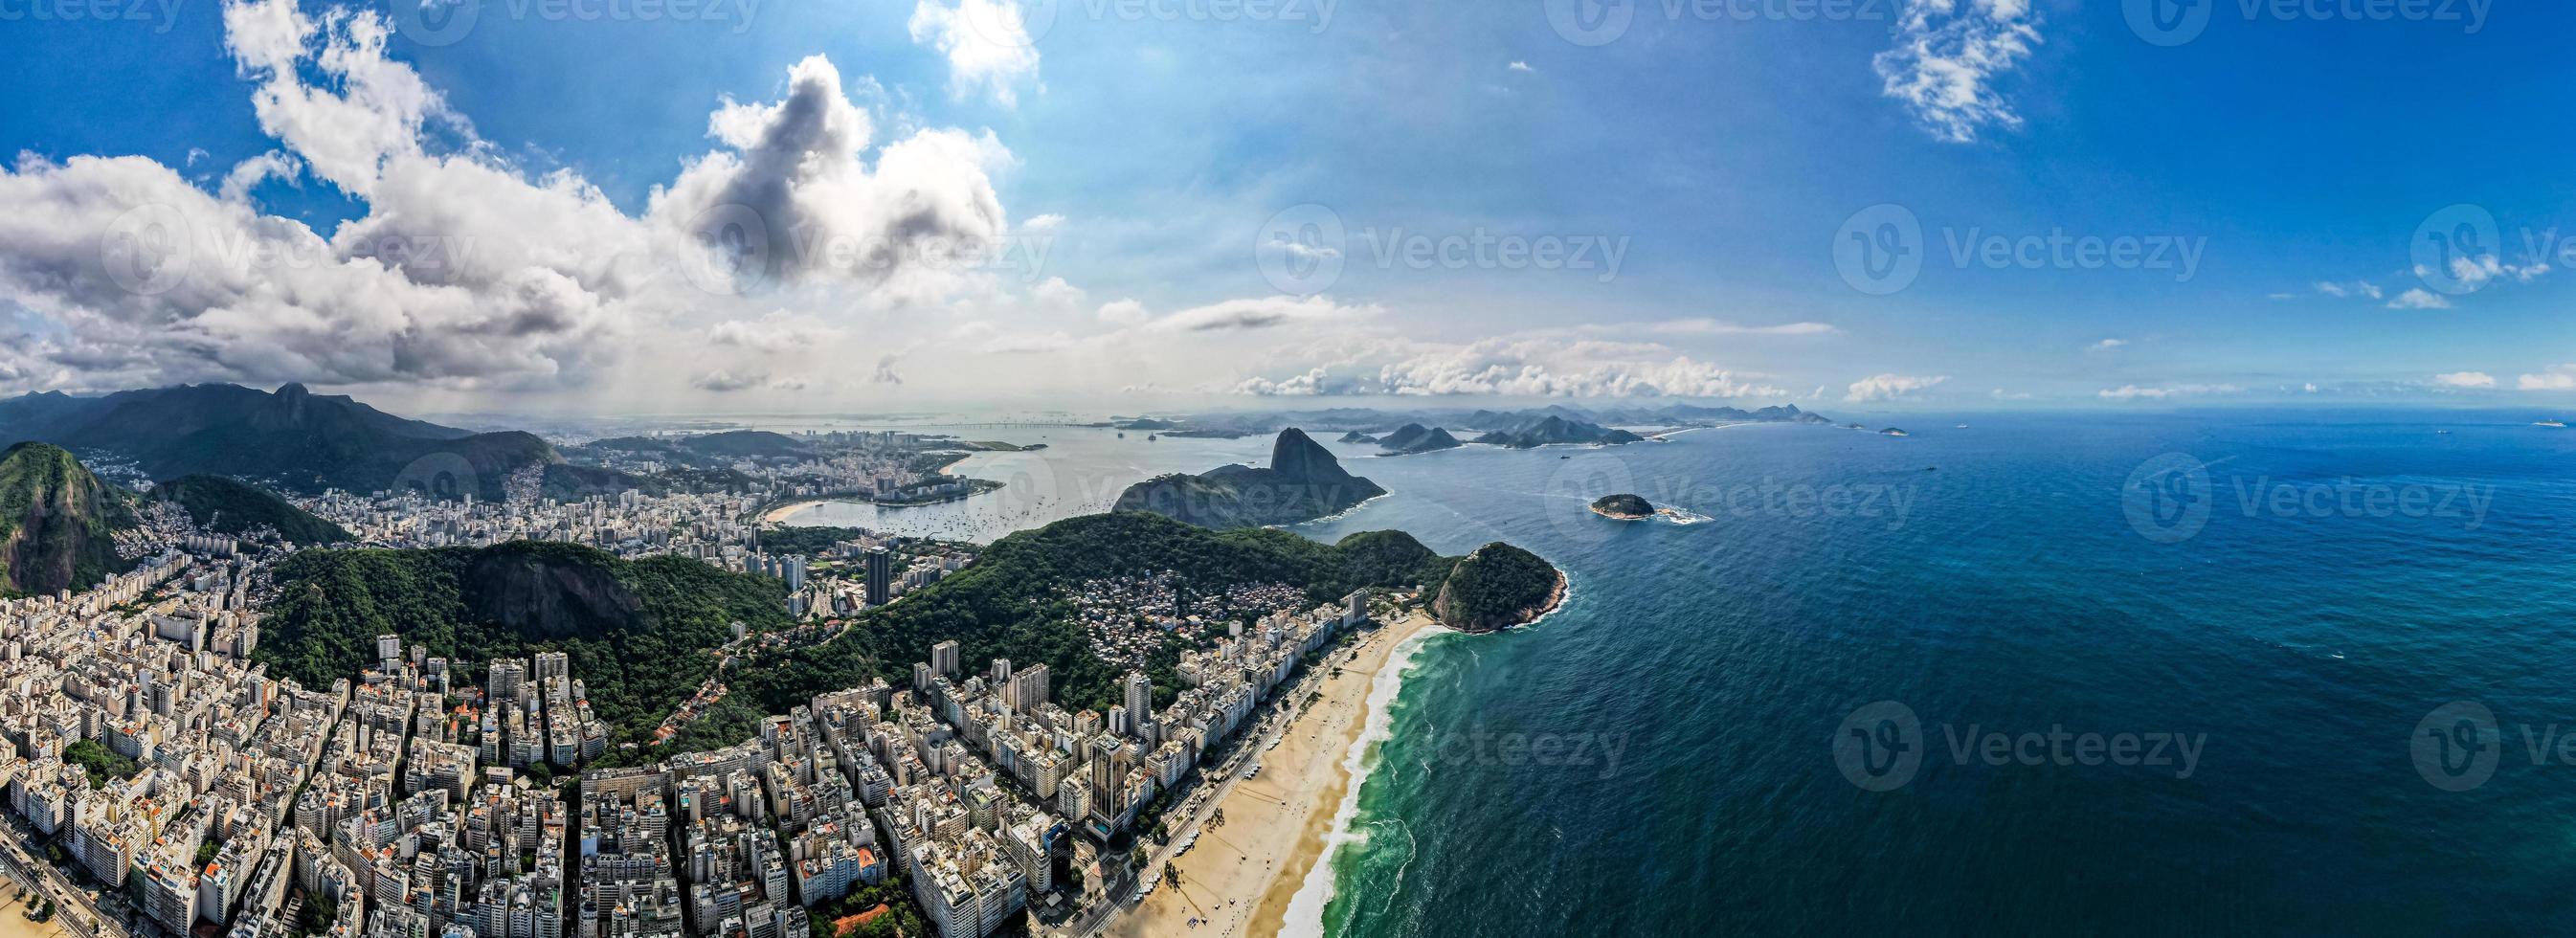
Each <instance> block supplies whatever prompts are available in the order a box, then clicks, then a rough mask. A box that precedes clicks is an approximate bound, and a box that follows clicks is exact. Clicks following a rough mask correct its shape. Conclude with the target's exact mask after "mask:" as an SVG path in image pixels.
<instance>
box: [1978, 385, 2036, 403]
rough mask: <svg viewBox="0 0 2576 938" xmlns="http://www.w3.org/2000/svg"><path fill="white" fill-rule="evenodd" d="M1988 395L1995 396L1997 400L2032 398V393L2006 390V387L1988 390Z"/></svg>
mask: <svg viewBox="0 0 2576 938" xmlns="http://www.w3.org/2000/svg"><path fill="white" fill-rule="evenodd" d="M1986 396H1987V397H1991V398H1994V399H1995V400H1999V401H2026V400H2030V395H2029V394H2025V393H2016V392H2011V391H2006V390H2004V389H2002V388H1996V389H1994V390H1993V391H1990V392H1988V393H1987V394H1986Z"/></svg>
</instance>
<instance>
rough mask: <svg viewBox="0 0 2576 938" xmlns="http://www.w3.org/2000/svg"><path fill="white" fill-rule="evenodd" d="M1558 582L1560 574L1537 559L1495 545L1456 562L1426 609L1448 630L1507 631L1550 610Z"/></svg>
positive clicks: (1478, 550)
mask: <svg viewBox="0 0 2576 938" xmlns="http://www.w3.org/2000/svg"><path fill="white" fill-rule="evenodd" d="M1563 583H1564V574H1562V573H1559V572H1558V571H1557V569H1556V567H1554V566H1552V565H1550V564H1549V563H1548V562H1547V561H1545V560H1542V559H1540V558H1539V556H1538V555H1537V554H1533V553H1530V552H1529V551H1526V550H1522V549H1520V548H1518V547H1514V546H1512V545H1510V544H1505V543H1503V542H1501V541H1496V542H1494V543H1491V544H1487V545H1485V546H1483V547H1479V548H1476V550H1475V552H1474V553H1470V554H1468V555H1467V557H1466V559H1464V560H1461V561H1458V564H1457V566H1456V567H1455V568H1454V569H1452V570H1451V571H1450V572H1449V577H1448V579H1447V580H1446V581H1445V582H1443V583H1442V584H1441V585H1440V593H1439V596H1438V598H1436V599H1434V600H1433V601H1432V605H1431V609H1432V612H1433V614H1435V615H1437V616H1439V617H1440V624H1442V625H1446V626H1448V627H1450V628H1453V629H1462V630H1465V631H1469V632H1489V631H1492V630H1495V629H1506V628H1510V627H1512V626H1515V625H1520V624H1522V623H1525V622H1528V621H1530V620H1531V619H1535V618H1537V617H1538V615H1539V614H1540V613H1542V612H1544V611H1546V610H1547V609H1548V608H1550V607H1551V606H1553V605H1554V600H1555V599H1556V598H1557V590H1558V589H1560V588H1561V587H1562V585H1563Z"/></svg>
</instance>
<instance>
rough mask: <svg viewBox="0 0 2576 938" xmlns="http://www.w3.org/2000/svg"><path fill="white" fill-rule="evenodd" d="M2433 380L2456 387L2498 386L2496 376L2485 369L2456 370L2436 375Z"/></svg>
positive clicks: (2446, 385)
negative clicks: (2484, 370)
mask: <svg viewBox="0 0 2576 938" xmlns="http://www.w3.org/2000/svg"><path fill="white" fill-rule="evenodd" d="M2433 381H2434V383H2436V384H2440V385H2443V386H2445V387H2454V388H2491V387H2495V386H2496V379H2495V376H2494V375H2491V374H2488V373H2486V372H2483V371H2454V372H2451V373H2449V374H2440V375H2434V376H2433Z"/></svg>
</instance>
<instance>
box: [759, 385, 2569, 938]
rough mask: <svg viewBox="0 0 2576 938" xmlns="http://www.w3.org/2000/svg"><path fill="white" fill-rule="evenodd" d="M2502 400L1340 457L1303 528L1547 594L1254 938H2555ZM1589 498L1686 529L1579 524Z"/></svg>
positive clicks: (2546, 514) (2541, 514) (2543, 737)
mask: <svg viewBox="0 0 2576 938" xmlns="http://www.w3.org/2000/svg"><path fill="white" fill-rule="evenodd" d="M2534 419H2535V415H2530V414H2505V413H2468V412H2453V411H2412V412H2363V411H2327V410H2301V411H2292V412H2266V411H2213V412H2196V413H2189V414H2181V415H2153V416H2142V415H2127V414H2123V415H2099V414H2087V415H2043V416H2033V415H1995V414H1979V415H1970V416H1967V417H1955V416H1954V417H1950V418H1946V419H1941V418H1934V419H1922V418H1913V417H1909V418H1905V419H1904V420H1902V421H1899V423H1900V424H1901V425H1903V426H1905V427H1906V428H1907V429H1908V430H1910V431H1911V435H1910V436H1906V437H1891V436H1884V435H1880V434H1876V433H1864V432H1856V431H1850V430H1838V429H1831V428H1822V427H1809V426H1774V425H1757V426H1739V427H1727V428H1718V429H1708V430H1697V431H1691V432H1687V433H1683V434H1680V435H1678V436H1675V437H1674V438H1672V440H1671V441H1669V442H1662V443H1644V444H1634V445H1630V446H1625V447H1615V448H1561V447H1560V448H1545V449H1539V450H1533V451H1521V452H1511V451H1502V450H1495V449H1490V448H1484V447H1469V448H1466V449H1460V450H1451V451H1446V452H1440V453H1430V454H1423V455H1416V456H1405V457H1394V458H1368V457H1367V448H1365V447H1345V446H1339V445H1334V446H1333V448H1334V449H1336V450H1337V451H1339V452H1341V453H1343V454H1344V455H1345V456H1346V457H1347V458H1346V461H1345V465H1346V466H1347V467H1349V468H1350V469H1351V470H1352V471H1354V472H1357V473H1359V474H1361V475H1365V476H1369V477H1371V478H1373V479H1375V480H1376V481H1377V482H1378V483H1379V484H1381V485H1383V486H1385V487H1386V488H1387V489H1389V490H1391V492H1392V494H1390V495H1388V496H1386V497H1383V498H1380V499H1377V500H1375V501H1372V502H1370V503H1368V504H1366V505H1364V506H1362V507H1361V508H1359V509H1356V510H1354V511H1352V512H1349V513H1347V514H1345V515H1344V516H1341V517H1338V518H1333V519H1327V520H1325V521H1320V522H1315V523H1312V524H1308V525H1304V526H1301V528H1300V530H1301V531H1302V532H1304V533H1306V534H1309V535H1311V536H1314V537H1317V538H1321V539H1326V540H1330V539H1334V538H1338V537H1340V536H1342V535H1344V534H1348V533H1351V532H1355V531H1361V530H1375V529H1385V528H1396V529H1402V530H1406V531H1409V532H1412V533H1413V534H1414V535H1416V536H1417V537H1419V538H1421V539H1422V540H1423V541H1424V542H1425V543H1427V544H1429V545H1431V546H1432V547H1433V548H1435V549H1438V550H1440V551H1442V552H1443V553H1463V552H1465V551H1467V550H1470V549H1472V548H1474V547H1475V546H1477V545H1479V544H1482V543H1485V542H1488V541H1493V540H1505V541H1510V542H1512V543H1515V544H1519V545H1521V546H1524V547H1527V548H1530V549H1532V550H1534V551H1537V552H1538V553H1540V554H1541V555H1543V556H1545V557H1547V558H1548V559H1549V560H1551V561H1553V562H1555V563H1556V564H1558V565H1559V566H1561V567H1563V568H1565V569H1566V570H1567V571H1568V572H1569V574H1570V576H1571V578H1572V583H1573V589H1572V592H1571V595H1570V597H1569V599H1568V601H1567V603H1566V606H1565V607H1564V608H1563V609H1562V610H1560V611H1559V612H1558V613H1556V614H1554V615H1552V616H1550V617H1548V618H1547V619H1546V620H1544V621H1543V622H1541V623H1540V624H1538V625H1537V626H1535V627H1532V628H1524V629H1518V630H1513V631H1509V632H1503V633H1498V634H1491V635H1473V636H1471V635H1460V634H1451V633H1440V634H1435V635H1433V636H1431V637H1430V638H1428V639H1426V640H1425V641H1423V643H1422V644H1421V646H1420V647H1419V648H1417V649H1414V650H1412V653H1411V654H1409V655H1408V656H1405V660H1406V662H1407V663H1406V664H1405V665H1404V666H1403V667H1402V669H1401V670H1400V671H1399V672H1398V673H1395V674H1391V675H1389V676H1388V680H1386V681H1384V682H1382V684H1381V687H1380V690H1381V691H1382V692H1383V696H1384V697H1385V698H1386V699H1388V700H1390V701H1391V710H1390V713H1389V714H1388V715H1387V717H1386V718H1385V720H1384V723H1383V725H1382V726H1381V727H1379V728H1378V732H1377V733H1376V734H1375V735H1376V736H1378V737H1382V740H1383V741H1382V742H1379V743H1378V744H1376V745H1374V746H1372V747H1370V748H1369V749H1368V750H1366V751H1365V752H1363V753H1362V754H1360V758H1359V759H1358V760H1357V763H1356V764H1358V765H1359V766H1361V767H1362V769H1363V770H1364V771H1365V772H1366V778H1365V781H1364V782H1363V783H1362V784H1361V785H1360V786H1359V787H1358V789H1357V790H1356V792H1355V795H1354V801H1353V803H1352V804H1351V805H1349V806H1348V809H1349V819H1350V824H1349V826H1350V831H1351V833H1350V836H1349V837H1347V838H1346V839H1345V840H1344V841H1343V842H1341V843H1339V844H1338V845H1337V846H1336V847H1335V849H1334V850H1333V852H1332V854H1331V855H1330V857H1329V860H1328V863H1327V864H1326V866H1325V868H1324V869H1322V870H1320V871H1319V872H1318V873H1317V874H1316V878H1315V879H1314V880H1313V881H1312V882H1310V883H1309V884H1308V891H1309V894H1308V896H1307V901H1302V902H1300V903H1299V904H1298V907H1297V908H1296V909H1295V910H1293V912H1294V914H1292V918H1291V921H1290V923H1289V933H1291V934H1297V935H1314V934H1323V935H1332V936H1347V938H1363V936H1365V938H1376V936H1409V938H1410V936H1467V935H1492V936H1506V935H1509V936H1520V935H1533V934H1622V935H1634V934H1642V935H1694V936H1696V935H1705V934H1711V933H1722V934H1736V933H1751V934H1785V933H1798V934H1855V933H1860V934H1889V933H1895V934H1944V933H1978V934H1996V933H2004V934H2013V933H2025V934H2026V933H2042V934H2062V933H2119V934H2173V933H2213V932H2216V933H2245V932H2261V933H2287V934H2320V935H2324V934H2331V935H2347V934H2376V933H2407V934H2414V933H2425V932H2437V931H2438V932H2446V933H2470V932H2541V931H2547V932H2557V931H2563V930H2564V929H2565V927H2566V924H2565V923H2566V922H2568V921H2569V920H2570V918H2571V916H2576V893H2571V892H2570V891H2569V890H2567V889H2566V888H2564V887H2565V885H2566V884H2567V883H2569V882H2576V742H2565V741H2566V740H2567V739H2568V738H2569V737H2570V736H2576V615H2571V612H2576V609H2571V605H2576V600H2571V599H2570V596H2569V592H2568V591H2567V590H2564V589H2561V588H2560V584H2559V583H2558V577H2560V576H2564V575H2566V573H2567V571H2568V570H2569V567H2570V564H2569V561H2570V559H2571V558H2570V553H2571V545H2576V541H2571V538H2570V535H2571V534H2576V527H2572V526H2576V473H2571V472H2570V471H2569V469H2570V467H2571V466H2576V431H2569V430H2563V429H2549V428H2542V427H2536V426H2533V425H2532V421H2533V420H2534ZM1963 422H1964V423H1966V424H1968V426H1967V427H1965V428H1956V427H1954V426H1953V424H1957V423H1963ZM2439 430H2448V431H2450V432H2448V433H2437V432H2436V431H2439ZM1065 435H1066V434H1055V436H1058V437H1059V440H1058V442H1060V441H1061V438H1062V437H1064V436H1065ZM1324 436H1329V435H1324ZM1004 438H1005V439H1015V440H1016V439H1017V438H1016V437H1004ZM1153 445H1155V446H1161V445H1163V444H1161V443H1157V444H1153ZM1192 446H1193V447H1194V448H1193V449H1192V450H1191V451H1189V452H1187V453H1181V452H1178V451H1168V452H1171V453H1172V455H1170V456H1168V457H1166V456H1165V455H1163V453H1164V452H1166V451H1154V452H1153V454H1152V455H1149V456H1145V457H1131V458H1125V459H1123V460H1122V459H1120V458H1117V455H1116V454H1118V453H1122V452H1125V449H1123V448H1121V447H1119V446H1118V445H1116V444H1115V443H1103V444H1101V445H1100V446H1099V447H1098V448H1097V449H1096V450H1095V449H1094V448H1093V447H1092V446H1090V445H1088V444H1085V445H1082V446H1074V447H1065V448H1063V449H1061V450H1051V451H1052V452H1054V454H1055V455H1053V456H1051V457H1049V459H1048V460H1042V461H1040V462H1049V463H1050V468H1047V469H1045V470H1043V472H1042V476H1043V477H1045V478H1049V479H1061V478H1064V477H1072V478H1078V479H1086V480H1101V479H1109V478H1113V477H1114V478H1124V477H1125V476H1126V475H1134V476H1135V477H1137V478H1142V477H1143V476H1144V475H1147V474H1151V473H1153V472H1159V471H1169V470H1171V469H1187V470H1192V471H1196V470H1203V469H1206V468H1209V467H1211V466H1213V465H1215V464H1216V463H1218V462H1223V461H1228V460H1233V459H1243V458H1251V457H1257V456H1258V455H1260V454H1262V453H1264V452H1266V450H1267V441H1266V440H1246V441H1199V442H1195V443H1193V444H1192ZM976 458H977V459H979V460H982V459H988V458H989V459H996V460H998V459H999V457H981V456H979V457H976ZM1190 460H1198V461H1199V462H1198V463H1197V464H1188V463H1189V461H1190ZM1094 463H1099V465H1094ZM1112 463H1114V464H1115V465H1114V466H1113V465H1109V464H1112ZM1027 464H1028V463H1027V462H1026V461H1018V462H1014V463H1012V465H1019V466H1022V467H1023V468H1025V466H1026V465H1027ZM976 468H977V467H976V466H975V465H973V464H971V463H970V465H969V466H967V467H966V471H969V472H970V473H973V474H983V473H981V472H976V471H975V470H976ZM988 468H989V467H988ZM1058 487H1059V489H1061V488H1062V486H1061V483H1060V482H1058ZM1098 487H1108V488H1109V495H1110V496H1111V497H1114V495H1115V488H1114V487H1109V486H1107V485H1105V484H1103V485H1100V486H1098ZM1076 491H1077V492H1078V488H1077V489H1076ZM1621 491H1625V492H1633V493H1635V494H1639V495H1643V496H1645V497H1646V498H1647V499H1649V500H1651V501H1653V502H1655V503H1657V504H1658V505H1666V506H1671V507H1674V508H1677V509H1681V513H1680V516H1679V517H1676V518H1659V519H1656V520H1651V521H1641V522H1617V521H1611V520H1608V519H1604V518H1600V517H1598V516H1595V515H1593V514H1591V513H1590V512H1589V511H1588V509H1587V507H1586V503H1587V502H1588V500H1589V499H1590V498H1592V497H1595V496H1598V495H1602V494H1610V493H1612V492H1621ZM1023 497H1024V498H1032V497H1031V496H1025V495H1024V496H1023ZM1058 500H1060V501H1062V502H1066V503H1072V502H1078V501H1081V498H1080V497H1075V496H1066V497H1063V498H1061V499H1058ZM1034 503H1035V502H1034V500H1033V501H1032V504H1034ZM1048 504H1055V501H1049V502H1048ZM1068 513H1069V512H1068ZM999 514H1000V513H998V512H996V513H995V516H996V517H998V516H999ZM1023 514H1024V515H1027V517H1023V518H1021V519H1020V520H1021V523H1036V522H1038V521H1042V520H1046V519H1047V518H1048V517H1050V516H1053V515H1054V514H1055V510H1054V509H1049V510H1035V511H1030V512H1024V513H1023ZM799 521H800V522H804V521H805V519H803V518H800V519H799Z"/></svg>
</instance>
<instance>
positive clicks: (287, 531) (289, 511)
mask: <svg viewBox="0 0 2576 938" xmlns="http://www.w3.org/2000/svg"><path fill="white" fill-rule="evenodd" d="M152 494H153V495H154V496H155V497H158V498H160V499H161V500H162V501H166V502H171V503H173V504H176V505H178V506H179V507H180V508H181V509H182V510H184V511H186V512H187V513H188V517H189V518H190V519H192V520H194V521H195V522H196V523H197V526H198V527H200V528H204V529H206V530H209V531H214V532H216V533H219V534H229V535H235V536H239V535H244V534H249V533H252V532H255V531H259V530H261V529H271V530H275V531H276V532H277V534H278V536H280V537H283V538H285V539H287V540H289V541H292V542H294V543H297V544H336V543H340V542H343V541H349V540H354V538H353V537H351V536H350V534H349V532H348V531H346V530H344V529H342V528H341V527H340V526H339V525H336V524H332V523H331V522H328V521H324V520H322V519H320V518H317V517H314V516H313V514H312V513H311V512H308V511H305V510H304V509H301V508H297V507H295V505H294V504H293V503H291V502H288V501H287V500H286V499H283V498H279V497H278V496H277V495H276V494H275V493H272V492H270V491H268V490H267V489H263V488H260V487H258V486H255V485H251V484H249V483H246V482H241V481H237V480H233V479H227V478H224V477H222V476H208V475H195V476H181V477H179V478H176V479H172V480H170V481H168V482H163V483H161V484H159V485H157V486H154V487H153V489H152Z"/></svg>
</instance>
